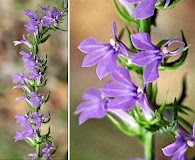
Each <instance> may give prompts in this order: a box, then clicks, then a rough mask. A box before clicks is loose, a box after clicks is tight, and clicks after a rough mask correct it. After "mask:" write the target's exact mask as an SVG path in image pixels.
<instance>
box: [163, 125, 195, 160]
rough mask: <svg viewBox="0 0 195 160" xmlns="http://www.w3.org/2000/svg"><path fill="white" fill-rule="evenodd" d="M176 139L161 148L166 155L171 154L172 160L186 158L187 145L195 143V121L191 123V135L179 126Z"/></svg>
mask: <svg viewBox="0 0 195 160" xmlns="http://www.w3.org/2000/svg"><path fill="white" fill-rule="evenodd" d="M176 138H177V139H176V141H175V142H174V143H172V144H170V145H168V146H166V147H165V148H163V149H162V151H163V153H164V154H165V155H166V156H171V157H172V158H171V159H172V160H177V159H178V160H187V156H186V154H185V153H186V151H187V149H188V147H194V145H195V123H194V125H193V134H192V135H191V134H190V133H189V132H187V131H186V130H185V129H184V128H183V127H181V126H180V132H179V131H178V132H177V133H176Z"/></svg>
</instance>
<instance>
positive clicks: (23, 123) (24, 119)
mask: <svg viewBox="0 0 195 160" xmlns="http://www.w3.org/2000/svg"><path fill="white" fill-rule="evenodd" d="M15 118H16V119H17V121H16V123H19V124H20V125H21V127H24V126H26V125H28V124H29V122H28V120H29V119H30V117H29V115H28V114H25V115H21V114H16V116H15Z"/></svg>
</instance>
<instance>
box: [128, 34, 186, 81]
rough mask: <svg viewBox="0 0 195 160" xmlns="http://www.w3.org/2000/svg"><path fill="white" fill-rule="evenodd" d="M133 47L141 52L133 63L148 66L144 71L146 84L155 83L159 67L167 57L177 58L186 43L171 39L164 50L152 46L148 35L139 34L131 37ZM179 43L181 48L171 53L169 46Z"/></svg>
mask: <svg viewBox="0 0 195 160" xmlns="http://www.w3.org/2000/svg"><path fill="white" fill-rule="evenodd" d="M131 39H132V43H133V45H134V46H135V47H136V48H137V49H139V50H141V51H140V52H138V53H137V54H136V55H135V57H134V58H133V59H132V63H134V64H136V65H138V66H146V68H145V70H144V81H145V83H149V82H153V81H155V80H156V79H157V78H158V77H159V73H158V66H159V65H160V63H161V62H163V60H164V58H165V57H167V56H176V55H178V54H179V53H180V52H181V51H182V50H183V48H184V45H185V44H184V42H183V41H181V40H179V39H171V40H169V41H168V42H166V44H165V45H164V47H163V48H162V49H159V48H158V47H157V46H155V45H154V44H152V42H151V39H150V36H149V34H148V33H137V34H134V35H131ZM173 43H178V44H180V45H181V46H180V47H179V48H178V49H177V50H175V51H169V48H168V47H169V46H170V45H171V44H173Z"/></svg>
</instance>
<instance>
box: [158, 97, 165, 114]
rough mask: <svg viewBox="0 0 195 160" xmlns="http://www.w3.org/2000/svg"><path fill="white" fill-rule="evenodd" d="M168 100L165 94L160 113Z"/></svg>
mask: <svg viewBox="0 0 195 160" xmlns="http://www.w3.org/2000/svg"><path fill="white" fill-rule="evenodd" d="M166 101H167V95H165V96H164V98H163V101H162V104H161V106H160V108H159V109H158V113H160V114H161V113H162V111H163V110H164V108H165V106H166Z"/></svg>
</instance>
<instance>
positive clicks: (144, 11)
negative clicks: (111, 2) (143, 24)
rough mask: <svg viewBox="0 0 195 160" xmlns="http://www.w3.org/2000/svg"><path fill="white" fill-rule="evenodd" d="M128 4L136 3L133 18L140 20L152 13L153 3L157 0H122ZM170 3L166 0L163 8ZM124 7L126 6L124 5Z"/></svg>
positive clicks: (153, 9)
mask: <svg viewBox="0 0 195 160" xmlns="http://www.w3.org/2000/svg"><path fill="white" fill-rule="evenodd" d="M124 1H127V2H129V3H130V4H137V6H136V8H135V10H134V17H135V19H138V20H141V19H145V18H148V17H151V16H153V15H154V11H155V5H156V3H157V2H158V0H124ZM169 3H170V0H166V3H165V5H164V8H166V7H167V6H168V5H169ZM125 8H126V7H125Z"/></svg>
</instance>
